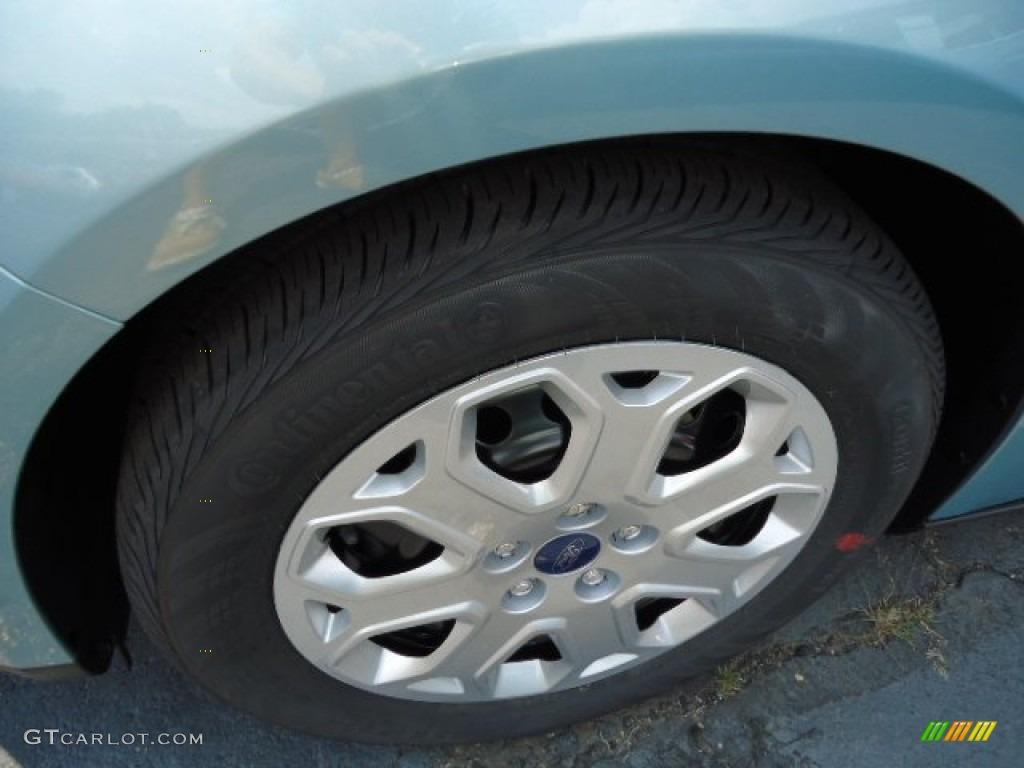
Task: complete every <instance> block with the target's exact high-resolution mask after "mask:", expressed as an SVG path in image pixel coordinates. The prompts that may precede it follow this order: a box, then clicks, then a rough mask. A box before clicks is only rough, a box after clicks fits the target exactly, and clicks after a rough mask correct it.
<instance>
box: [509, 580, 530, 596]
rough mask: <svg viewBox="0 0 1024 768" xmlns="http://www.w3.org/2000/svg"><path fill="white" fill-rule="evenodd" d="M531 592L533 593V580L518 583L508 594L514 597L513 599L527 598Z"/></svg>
mask: <svg viewBox="0 0 1024 768" xmlns="http://www.w3.org/2000/svg"><path fill="white" fill-rule="evenodd" d="M531 592H533V579H523V580H522V581H517V582H516V583H515V584H513V585H512V586H511V588H510V589H509V590H508V593H509V594H510V595H512V597H526V596H527V595H528V594H530V593H531Z"/></svg>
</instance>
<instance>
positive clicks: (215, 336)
mask: <svg viewBox="0 0 1024 768" xmlns="http://www.w3.org/2000/svg"><path fill="white" fill-rule="evenodd" d="M280 242H281V243H283V244H279V245H278V247H277V248H276V249H275V250H273V251H270V250H266V249H265V250H264V252H263V253H261V254H260V256H261V260H260V261H258V262H256V263H254V264H250V265H249V268H248V269H246V270H245V271H244V272H242V273H240V274H239V276H238V277H237V278H236V279H234V280H233V281H232V282H231V284H230V285H227V286H222V287H221V288H218V289H217V291H216V292H214V293H210V294H207V295H204V296H203V297H202V298H201V299H200V300H197V302H196V304H197V305H198V306H201V308H200V309H197V310H196V311H195V312H194V314H193V316H192V318H191V320H190V321H189V322H188V323H183V324H182V325H183V329H182V333H181V334H179V335H178V336H177V337H176V338H177V341H175V342H173V343H172V342H171V341H168V342H166V345H163V346H161V349H162V351H164V352H165V354H164V359H163V361H162V362H161V363H160V364H157V365H154V366H152V370H151V372H150V374H149V376H148V377H147V379H146V381H145V383H143V384H142V385H141V386H140V388H139V397H138V403H137V411H136V416H135V418H134V420H133V427H132V429H131V432H130V435H129V438H128V441H127V446H126V450H125V456H124V461H123V471H122V480H121V485H120V496H119V510H118V533H119V548H120V556H121V564H122V571H123V575H124V579H125V582H126V585H127V588H128V591H129V594H130V597H131V600H132V603H133V606H134V608H135V611H136V615H137V617H138V619H139V620H140V621H141V623H142V625H143V627H144V628H145V630H146V631H147V632H148V634H149V636H150V637H152V638H153V639H154V640H155V641H156V642H157V643H158V644H159V645H160V646H161V647H163V648H164V649H165V650H166V651H168V652H169V653H170V654H171V656H172V657H173V658H175V659H176V660H177V662H178V663H179V664H180V665H181V666H182V667H184V669H186V670H187V671H188V672H189V673H190V674H192V675H193V676H194V677H196V678H197V679H198V680H199V681H201V682H202V683H203V684H204V685H205V686H206V687H208V688H209V689H210V690H212V691H213V692H215V693H216V694H217V695H219V696H220V697H222V698H223V699H225V700H227V701H228V702H230V703H232V704H234V705H237V706H238V707H240V708H243V709H246V710H248V711H250V712H253V713H255V714H257V715H259V716H261V717H263V718H266V719H268V720H272V721H275V722H278V723H282V724H284V725H287V726H291V727H293V728H298V729H302V730H305V731H308V732H311V733H315V734H319V735H324V736H328V737H334V738H341V739H351V740H358V741H368V742H419V743H441V742H451V741H469V740H483V739H493V738H499V737H509V736H516V735H521V734H526V733H532V732H537V731H542V730H552V729H555V728H558V727H561V726H564V725H566V724H568V723H571V722H573V721H577V720H580V719H585V718H589V717H593V716H595V715H598V714H601V713H604V712H607V711H609V710H612V709H615V708H619V707H622V706H624V705H626V704H629V703H631V702H635V701H637V700H639V699H642V698H644V697H648V696H651V695H654V694H657V693H660V692H664V691H666V690H668V689H670V688H671V687H672V686H674V685H676V684H678V682H679V681H681V680H683V679H685V678H687V677H689V676H692V675H695V674H697V673H700V672H703V671H706V670H708V669H711V668H713V667H714V665H715V664H717V663H719V662H721V661H722V660H723V659H725V658H728V657H729V656H731V655H734V654H735V653H737V652H739V651H741V650H743V649H744V648H746V647H748V646H749V645H750V644H751V643H753V642H754V641H755V640H756V639H758V638H759V637H761V636H762V635H763V634H765V633H766V632H768V631H770V630H772V629H774V628H776V627H778V626H779V625H780V624H782V623H783V622H784V621H786V620H787V619H788V618H789V617H791V616H792V615H794V613H795V612H797V611H799V610H800V609H802V608H803V607H805V606H806V605H807V604H808V603H809V602H810V601H812V600H813V599H814V598H815V597H816V596H818V595H820V594H822V592H823V591H824V590H826V589H827V588H828V586H829V585H830V584H832V583H833V581H834V580H835V578H836V577H837V575H838V574H839V573H840V572H841V571H842V570H843V569H844V568H845V567H846V566H847V565H848V564H849V562H850V561H851V559H852V558H854V557H855V556H856V551H857V550H858V549H859V548H860V547H861V545H863V544H864V543H866V542H869V541H870V540H871V539H872V538H874V537H876V536H878V535H879V534H880V533H881V532H882V531H883V530H884V528H885V526H886V524H887V523H888V521H889V520H890V519H891V518H892V517H893V515H894V514H895V513H896V511H897V510H898V508H899V505H900V504H901V502H902V501H903V499H904V498H905V497H906V495H907V493H908V492H909V489H910V487H911V485H912V484H913V481H914V480H915V478H916V476H917V474H918V472H919V470H920V468H921V466H922V464H923V462H924V459H925V458H926V455H927V451H928V449H929V446H930V443H931V440H932V437H933V434H934V431H935V429H936V424H937V420H938V416H939V410H940V405H941V399H942V386H943V362H942V351H941V343H940V339H939V337H938V332H937V326H936V323H935V320H934V318H933V316H932V314H931V310H930V308H929V305H928V301H927V298H926V297H925V295H924V292H923V291H922V289H921V286H920V285H919V284H918V282H917V280H916V278H915V277H914V275H913V273H912V271H911V269H910V268H909V266H908V265H907V263H906V261H905V260H904V259H903V258H902V257H901V256H900V254H899V253H898V252H897V250H896V249H895V247H894V246H893V244H892V243H891V242H890V241H889V240H888V239H887V238H886V236H885V235H884V234H883V233H882V232H880V231H879V230H878V229H877V228H876V227H875V226H874V225H873V224H872V222H870V221H869V220H868V219H867V218H866V217H865V215H864V214H863V213H862V212H860V211H859V210H858V209H857V208H856V207H855V206H854V205H853V204H852V203H851V202H850V201H849V200H847V199H846V198H844V197H843V196H842V195H841V194H840V193H839V192H837V191H836V190H835V189H833V188H832V187H831V186H830V185H829V184H828V182H827V181H825V180H824V179H822V178H820V177H818V176H816V175H815V174H814V173H813V172H811V171H808V170H806V169H804V168H802V167H800V166H798V165H796V164H793V163H791V162H785V163H783V162H778V161H763V160H760V159H758V158H756V157H748V156H745V155H743V154H742V153H738V152H733V151H730V150H728V149H725V148H720V147H717V146H706V147H702V148H700V149H699V150H698V149H692V148H691V149H686V148H678V147H676V146H670V145H657V144H641V145H628V144H624V145H620V146H618V147H603V148H600V149H597V148H580V149H565V150H562V151H560V152H559V153H557V154H554V155H551V154H549V155H545V156H529V157H522V158H510V159H508V160H504V161H501V162H499V163H496V164H493V165H490V166H488V167H485V168H477V169H468V170H464V171H460V172H456V173H452V174H450V175H447V176H444V177H441V178H434V179H430V180H427V181H424V182H422V183H417V184H411V185H409V186H407V187H405V188H403V189H400V190H397V191H395V192H393V193H391V194H389V195H388V196H386V197H379V198H370V199H367V200H365V201H362V202H360V203H357V204H355V205H353V206H349V207H346V208H344V209H342V210H341V211H339V212H335V213H332V214H329V215H324V216H322V217H320V218H319V219H318V220H317V221H316V223H315V224H310V225H307V226H306V227H305V228H303V229H302V230H301V231H299V232H298V234H295V233H293V236H291V237H290V238H288V239H287V240H282V241H280ZM175 345H176V346H175Z"/></svg>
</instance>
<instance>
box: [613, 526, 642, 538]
mask: <svg viewBox="0 0 1024 768" xmlns="http://www.w3.org/2000/svg"><path fill="white" fill-rule="evenodd" d="M642 530H643V529H642V528H641V527H640V526H639V525H624V526H622V527H621V528H619V530H617V531H616V532H615V538H616V539H618V540H619V541H632V540H633V539H635V538H636V537H637V536H639V535H640V532H641V531H642Z"/></svg>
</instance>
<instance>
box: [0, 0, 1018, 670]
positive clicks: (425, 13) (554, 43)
mask: <svg viewBox="0 0 1024 768" xmlns="http://www.w3.org/2000/svg"><path fill="white" fill-rule="evenodd" d="M689 132H694V133H732V132H744V133H758V134H782V135H788V136H807V137H815V138H822V139H832V140H837V141H842V142H850V143H853V144H858V145H864V146H868V147H874V148H878V149H882V150H887V151H889V152H893V153H896V154H900V155H904V156H907V157H910V158H914V159H916V160H919V161H921V162H923V163H927V164H929V165H933V166H936V167H938V168H941V169H944V170H946V171H948V172H950V173H952V174H955V175H957V176H959V177H961V178H962V179H965V180H967V181H968V182H970V183H971V184H972V185H974V186H976V187H978V188H979V189H981V190H983V191H984V192H985V193H987V194H988V195H990V196H991V197H992V198H994V199H996V200H997V201H999V202H1000V203H1002V205H1003V206H1005V207H1006V208H1007V209H1008V210H1009V211H1010V212H1012V213H1013V214H1014V215H1015V216H1016V217H1018V218H1020V219H1024V4H1022V3H1020V1H1019V0H915V1H910V0H833V1H832V2H828V3H821V2H812V1H811V0H757V1H755V0H518V1H517V2H514V3H501V2H475V3H471V2H468V0H467V1H465V2H463V1H461V0H417V2H415V3H413V2H411V0H410V1H409V2H405V1H404V0H373V1H372V2H327V1H326V0H320V1H315V0H307V1H306V2H291V3H287V2H274V1H272V0H267V1H264V2H242V1H241V0H162V1H161V2H159V3H137V2H128V1H127V0H111V2H98V1H97V2H75V3H72V2H65V0H37V1H36V2H32V3H22V2H14V3H4V4H2V5H0V666H2V667H8V668H12V669H28V668H38V667H45V666H50V665H61V664H67V663H69V662H71V661H72V657H71V654H70V652H69V650H68V649H67V648H65V647H64V645H63V644H62V642H61V641H60V640H59V639H58V638H57V637H56V636H55V634H54V633H53V632H52V631H51V629H50V628H49V627H48V625H47V623H46V621H45V620H44V619H43V618H42V617H41V615H40V614H39V612H38V611H37V609H36V607H35V606H34V604H33V601H32V599H31V597H30V595H29V590H28V587H27V585H26V584H25V581H24V578H23V576H22V574H21V572H20V569H19V565H18V559H17V553H16V551H15V543H14V535H13V530H12V528H13V502H14V496H15V492H16V488H17V483H18V478H19V470H20V468H21V466H22V461H23V459H24V457H25V455H26V453H27V451H28V448H29V446H30V443H31V441H32V439H33V435H34V434H35V433H36V431H37V429H38V427H39V425H40V423H41V421H42V420H43V418H44V417H45V415H46V413H47V411H48V410H49V409H50V407H51V406H52V404H53V403H54V402H55V400H56V399H57V398H58V396H59V395H60V393H61V391H62V389H63V388H64V387H65V385H66V384H67V383H68V382H69V380H70V379H71V378H72V377H73V376H74V375H75V373H76V372H77V371H78V370H79V369H80V368H81V367H82V366H83V365H84V364H85V363H86V362H87V361H88V360H89V359H90V358H91V357H92V356H93V355H94V354H95V353H96V352H97V351H98V350H99V349H101V348H102V347H103V345H104V344H105V343H107V342H108V341H109V340H111V339H112V338H113V337H114V336H115V335H116V334H117V333H118V331H119V329H120V328H121V327H122V325H123V324H124V323H125V322H126V321H128V320H129V319H130V318H131V317H132V316H133V315H135V314H136V313H138V312H139V311H140V310H142V309H143V308H144V307H145V306H146V305H147V304H149V303H150V302H151V301H153V300H154V299H156V298H157V297H159V296H160V295H161V294H164V293H165V292H166V291H168V290H169V289H170V288H172V287H173V286H175V285H176V284H177V283H179V282H180V281H182V280H183V279H184V278H186V277H188V276H189V275H191V274H193V273H195V272H197V271H198V270H201V269H203V268H204V267H205V266H207V265H209V264H210V263H212V262H214V261H216V260H217V259H219V258H220V257H222V256H224V255H225V254H228V253H230V252H232V251H235V250H236V249H238V248H239V247H240V246H243V245H245V244H247V243H249V242H251V241H253V240H255V239H256V238H259V237H260V236H262V235H264V234H266V233H268V232H270V231H273V230H275V229H277V228H279V227H281V226H282V225H285V224H287V223H289V222H292V221H294V220H296V219H298V218H301V217H303V216H307V215H309V214H312V213H314V212H316V211H319V210H321V209H323V208H325V207H328V206H332V205H335V204H337V203H340V202H343V201H345V200H347V199H349V198H352V197H355V196H358V195H362V194H364V193H366V192H370V191H372V190H375V189H380V188H383V187H386V186H388V185H391V184H394V183H396V182H400V181H402V180H405V179H410V178H413V177H418V176H422V175H424V174H428V173H431V172H434V171H439V170H443V169H446V168H450V167H452V166H456V165H460V164H464V163H469V162H474V161H478V160H483V159H487V158H492V157H495V156H498V155H504V154H508V153H512V152H518V151H523V150H531V149H537V148H544V147H550V146H554V145H559V144H566V143H572V142H579V141H585V140H592V139H609V138H614V137H624V136H636V135H645V134H659V133H689ZM339 144H340V145H341V146H342V148H343V153H346V154H347V155H348V156H351V158H352V159H353V163H354V164H355V165H356V166H358V171H357V172H353V173H352V174H349V175H347V176H342V177H341V183H340V184H334V185H327V188H323V186H318V185H317V183H315V182H316V180H317V178H318V175H319V174H320V172H322V171H323V170H324V168H325V167H326V166H327V165H329V163H330V157H331V156H332V153H335V154H336V152H337V148H338V146H339ZM188 190H191V194H192V196H193V197H195V195H196V194H199V195H200V196H202V197H203V200H204V201H205V200H207V199H208V200H210V201H211V202H210V203H209V205H210V206H211V208H212V209H213V210H215V211H216V212H217V216H218V219H219V222H218V223H219V228H218V230H217V237H216V241H215V242H214V243H212V244H211V243H206V244H205V245H204V247H203V248H200V249H196V250H197V251H201V252H197V253H195V254H191V255H188V254H186V256H188V257H187V258H179V259H177V260H175V259H171V260H170V263H168V260H167V259H161V257H160V255H159V250H160V245H159V244H160V242H161V238H163V237H164V235H165V232H167V231H168V227H169V225H170V224H171V223H172V222H173V220H174V217H175V215H176V214H177V213H178V212H179V210H180V209H181V208H182V206H183V199H185V197H186V195H187V194H188ZM204 204H205V203H204ZM1021 255H1022V256H1024V254H1021ZM178 256H179V257H180V256H181V254H180V253H179V254H178ZM1022 461H1024V421H1021V422H1018V423H1017V424H1016V425H1015V426H1014V427H1013V428H1012V429H1011V430H1010V431H1009V433H1008V434H1006V435H1005V437H1004V439H1003V441H1002V442H1001V444H1000V445H998V446H997V447H996V448H995V449H994V450H993V451H992V452H990V453H989V455H988V456H987V458H986V460H985V461H984V462H983V463H982V464H981V466H980V467H979V468H978V469H977V470H976V471H975V472H974V474H973V475H972V477H971V478H970V479H969V480H968V482H966V483H965V484H963V485H962V486H961V487H960V488H959V489H958V490H957V491H956V492H955V493H954V494H953V495H952V496H951V497H950V498H948V499H947V500H946V501H945V502H944V503H943V504H942V505H941V506H940V507H939V508H938V509H937V510H936V511H935V512H934V514H933V519H941V518H950V517H955V516H960V515H964V514H966V513H969V512H973V511H977V510H980V509H985V508H990V507H994V506H998V505H1002V504H1005V503H1008V502H1013V501H1015V500H1018V499H1021V498H1022V497H1024V472H1021V471H1020V467H1021V464H1022Z"/></svg>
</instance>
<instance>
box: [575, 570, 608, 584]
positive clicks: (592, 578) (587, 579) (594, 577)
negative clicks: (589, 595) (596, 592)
mask: <svg viewBox="0 0 1024 768" xmlns="http://www.w3.org/2000/svg"><path fill="white" fill-rule="evenodd" d="M580 581H582V582H583V583H584V584H586V585H587V586H588V587H596V586H597V585H598V584H600V583H601V582H603V581H604V572H603V571H602V570H601V569H600V568H591V569H590V570H589V571H584V572H583V575H582V576H580Z"/></svg>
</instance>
